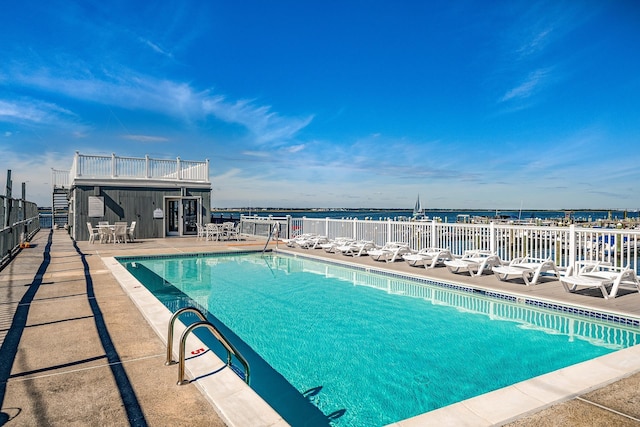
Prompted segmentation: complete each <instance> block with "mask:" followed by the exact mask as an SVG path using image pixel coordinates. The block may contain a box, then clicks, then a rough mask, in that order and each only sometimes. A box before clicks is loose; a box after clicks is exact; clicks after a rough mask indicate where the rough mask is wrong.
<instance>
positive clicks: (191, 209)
mask: <svg viewBox="0 0 640 427" xmlns="http://www.w3.org/2000/svg"><path fill="white" fill-rule="evenodd" d="M197 223H198V200H197V199H182V235H186V236H189V235H196V234H198V227H197V226H196V224H197Z"/></svg>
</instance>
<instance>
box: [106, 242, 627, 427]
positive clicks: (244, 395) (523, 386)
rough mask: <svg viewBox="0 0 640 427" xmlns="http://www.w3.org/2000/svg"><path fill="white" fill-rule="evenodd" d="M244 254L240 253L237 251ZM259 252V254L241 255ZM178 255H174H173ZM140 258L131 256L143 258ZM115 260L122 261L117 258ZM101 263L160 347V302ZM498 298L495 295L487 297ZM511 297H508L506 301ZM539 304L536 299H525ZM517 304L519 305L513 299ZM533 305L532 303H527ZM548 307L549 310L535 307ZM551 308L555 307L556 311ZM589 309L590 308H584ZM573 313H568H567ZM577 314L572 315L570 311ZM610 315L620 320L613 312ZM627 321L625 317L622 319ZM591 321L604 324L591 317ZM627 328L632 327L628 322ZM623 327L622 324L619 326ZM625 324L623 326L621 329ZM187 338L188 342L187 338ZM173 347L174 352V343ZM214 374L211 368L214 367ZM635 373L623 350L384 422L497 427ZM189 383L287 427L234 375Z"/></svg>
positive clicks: (209, 357)
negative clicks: (123, 291)
mask: <svg viewBox="0 0 640 427" xmlns="http://www.w3.org/2000/svg"><path fill="white" fill-rule="evenodd" d="M242 252H244V251H242ZM246 252H247V253H248V252H260V251H246ZM278 252H280V253H283V254H287V255H290V256H293V257H300V258H308V259H314V260H319V261H322V262H325V263H332V264H337V265H346V266H349V267H354V268H357V269H359V270H363V271H375V272H377V273H382V274H387V275H392V276H394V277H398V278H401V277H406V278H410V279H416V278H417V279H420V281H422V282H425V277H424V276H417V275H412V274H410V273H404V272H403V273H399V272H396V271H391V270H386V269H384V268H378V267H376V268H371V267H365V266H362V265H359V264H355V263H352V262H348V261H340V262H338V261H332V260H328V259H326V258H322V257H318V256H313V255H307V254H299V253H296V252H289V251H286V250H278ZM229 254H233V255H238V254H239V252H237V251H234V252H216V253H210V252H202V253H201V254H200V255H206V256H212V255H213V256H215V255H229ZM198 255H199V254H198V253H192V254H185V255H183V256H198ZM165 256H166V257H173V256H176V255H175V254H173V255H152V256H150V257H152V258H158V257H165ZM178 256H180V255H178ZM144 257H145V256H144V255H142V256H138V257H136V256H134V257H132V258H137V259H139V258H144ZM118 258H119V259H122V258H127V257H118ZM103 261H104V263H105V265H106V266H107V267H108V268H109V269H110V270H111V271H112V273H113V275H114V276H115V278H116V279H117V281H118V282H119V283H120V285H121V286H122V287H123V289H124V290H125V292H127V294H128V295H129V296H130V298H131V299H132V300H133V302H134V303H135V304H136V306H137V307H138V308H139V309H140V311H141V313H142V314H143V316H144V317H145V318H146V319H147V321H148V322H149V324H150V325H151V326H152V327H153V329H154V330H155V331H156V333H157V334H158V336H159V337H160V338H161V339H162V340H163V342H164V343H165V344H166V332H167V330H166V329H167V324H168V321H169V317H170V316H171V312H170V310H169V309H167V308H166V307H165V306H164V305H163V304H162V303H160V302H159V301H158V300H157V299H156V298H155V297H154V296H153V295H152V294H151V293H150V292H149V291H148V290H147V289H146V288H145V287H144V286H142V285H141V284H140V283H139V282H138V281H137V280H136V279H135V278H133V276H132V275H131V274H129V272H128V271H127V270H126V268H125V267H124V266H123V265H122V264H120V262H119V261H118V260H117V259H116V258H115V257H109V258H103ZM427 281H430V282H431V284H433V285H435V286H438V283H445V286H444V287H449V288H452V289H454V290H460V291H467V292H473V289H481V288H482V287H475V286H469V285H467V284H460V283H456V282H448V281H444V280H441V279H427ZM493 294H498V295H493ZM505 294H506V295H507V296H508V299H510V300H517V299H518V298H522V296H518V295H517V293H514V294H513V295H509V293H506V292H495V291H491V292H490V293H486V295H487V296H489V297H496V296H497V297H498V298H500V295H503V296H504V295H505ZM512 298H514V299H512ZM527 299H529V300H535V301H536V302H540V301H541V300H542V299H535V298H533V299H532V298H529V297H527ZM519 302H520V301H519ZM542 303H544V304H550V305H552V306H560V307H564V306H572V308H575V309H576V310H584V309H585V308H580V307H578V306H576V305H571V304H558V303H557V302H554V301H542ZM531 305H532V306H536V304H531ZM538 307H542V308H550V307H549V306H546V307H545V306H538ZM556 310H557V308H556ZM588 310H589V311H593V309H588ZM571 313H573V311H571ZM574 314H577V313H574ZM612 315H613V316H616V317H620V316H619V315H618V314H612ZM622 317H626V318H629V317H630V316H622ZM596 320H609V319H608V318H607V317H605V318H602V317H600V318H596ZM633 322H634V323H633V324H631V326H634V327H635V326H637V323H635V320H633ZM618 323H621V324H622V325H625V323H624V322H619V321H618ZM176 325H177V326H176V332H177V333H176V335H174V336H179V335H180V334H181V333H182V331H183V330H184V329H185V326H184V324H182V322H180V321H178V322H176ZM626 326H629V325H626ZM192 338H193V340H192ZM201 347H203V345H202V343H201V342H200V341H199V340H198V339H197V338H196V337H195V336H190V337H189V339H188V340H187V348H194V349H199V348H201ZM174 348H177V347H176V346H175V344H174ZM212 363H214V366H219V367H220V368H223V367H224V362H222V361H221V360H220V359H219V358H218V357H217V356H215V354H213V352H210V351H208V352H206V353H205V354H204V355H202V356H199V357H196V358H194V359H193V360H190V361H189V363H188V364H187V365H186V370H187V371H188V372H189V375H188V376H189V377H190V378H194V377H196V375H194V373H197V372H201V373H202V372H211V364H212ZM216 371H217V369H216ZM639 371H640V345H636V346H634V347H629V348H626V349H623V350H618V351H615V352H614V353H611V354H608V355H604V356H600V357H598V358H595V359H591V360H588V361H585V362H581V363H578V364H575V365H571V366H568V367H566V368H562V369H559V370H556V371H553V372H550V373H548V374H544V375H541V376H538V377H534V378H531V379H529V380H525V381H521V382H518V383H516V384H513V385H511V386H507V387H504V388H501V389H498V390H495V391H492V392H488V393H485V394H482V395H479V396H476V397H473V398H470V399H466V400H463V401H460V402H457V403H454V404H452V405H448V406H445V407H442V408H439V409H435V410H433V411H430V412H426V413H424V414H420V415H417V416H415V417H412V418H408V419H405V420H401V421H397V422H395V423H392V424H389V426H394V427H417V426H423V425H443V426H446V425H452V426H454V425H455V426H460V425H473V426H490V425H501V424H505V423H508V422H511V421H514V420H516V419H518V418H521V417H523V416H526V415H528V414H530V413H533V412H537V411H539V410H542V409H545V408H547V407H549V406H552V405H554V404H556V403H561V402H564V401H567V400H570V399H572V398H575V397H576V396H579V395H581V394H584V393H587V392H589V391H592V390H594V389H597V388H600V387H603V386H606V385H608V384H610V383H612V382H615V381H618V380H620V379H623V378H626V377H628V376H631V375H633V374H635V373H637V372H639ZM194 384H195V385H196V386H197V387H198V388H199V389H200V390H201V391H202V392H203V394H204V395H205V396H206V397H207V399H208V400H209V401H210V402H211V403H212V404H213V406H214V408H215V410H216V412H218V414H219V415H220V416H221V417H222V418H223V420H224V421H225V422H226V423H227V424H228V425H230V426H236V425H237V426H243V425H249V424H250V425H255V426H262V425H264V426H267V425H268V426H272V425H273V426H280V425H282V426H285V425H288V424H287V423H286V421H285V420H284V419H282V417H280V415H279V414H277V412H275V411H274V410H273V409H272V408H271V407H270V406H269V405H268V404H267V403H266V402H265V401H264V400H263V399H262V398H261V397H260V396H259V395H258V394H257V393H255V392H254V391H253V390H252V389H251V388H250V387H248V386H247V385H246V384H245V383H244V381H242V380H241V379H240V378H239V377H238V376H237V375H236V374H235V373H232V372H231V370H229V369H222V370H220V371H219V372H217V373H216V375H208V376H204V377H201V378H198V379H197V381H194Z"/></svg>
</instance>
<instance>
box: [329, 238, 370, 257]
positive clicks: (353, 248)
mask: <svg viewBox="0 0 640 427" xmlns="http://www.w3.org/2000/svg"><path fill="white" fill-rule="evenodd" d="M376 248H377V246H376V245H375V243H373V242H372V241H368V240H359V241H356V242H351V243H347V244H346V245H341V246H338V247H337V251H340V252H342V255H348V256H353V257H359V256H363V255H367V253H368V251H370V250H373V249H376Z"/></svg>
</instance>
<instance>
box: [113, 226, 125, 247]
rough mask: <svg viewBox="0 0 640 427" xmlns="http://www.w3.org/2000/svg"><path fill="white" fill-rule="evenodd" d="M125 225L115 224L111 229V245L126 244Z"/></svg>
mask: <svg viewBox="0 0 640 427" xmlns="http://www.w3.org/2000/svg"><path fill="white" fill-rule="evenodd" d="M127 237H128V234H127V223H126V222H116V223H115V226H114V227H113V243H114V244H115V243H118V242H120V243H127Z"/></svg>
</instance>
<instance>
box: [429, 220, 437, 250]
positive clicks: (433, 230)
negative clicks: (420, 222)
mask: <svg viewBox="0 0 640 427" xmlns="http://www.w3.org/2000/svg"><path fill="white" fill-rule="evenodd" d="M436 224H437V221H436V220H435V219H432V220H431V243H429V244H428V245H427V246H428V247H431V248H436V247H437V245H436V242H437V238H438V234H437V232H436Z"/></svg>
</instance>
